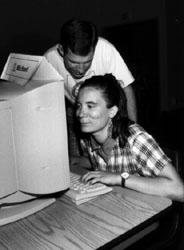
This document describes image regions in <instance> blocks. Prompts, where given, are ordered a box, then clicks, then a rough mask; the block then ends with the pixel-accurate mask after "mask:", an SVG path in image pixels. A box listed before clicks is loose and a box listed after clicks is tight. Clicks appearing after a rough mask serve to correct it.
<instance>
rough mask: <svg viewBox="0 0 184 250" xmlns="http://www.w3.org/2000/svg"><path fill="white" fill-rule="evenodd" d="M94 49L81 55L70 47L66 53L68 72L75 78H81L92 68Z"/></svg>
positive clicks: (65, 61) (65, 62)
mask: <svg viewBox="0 0 184 250" xmlns="http://www.w3.org/2000/svg"><path fill="white" fill-rule="evenodd" d="M93 55H94V50H91V51H90V52H89V54H88V55H87V56H79V55H76V54H74V53H72V51H71V50H70V49H68V51H67V53H66V54H64V57H63V59H64V64H65V67H66V69H67V70H68V72H69V73H70V74H71V75H72V77H73V78H74V79H81V78H82V77H83V76H84V75H85V73H86V72H87V70H88V69H89V68H90V66H91V63H92V60H93Z"/></svg>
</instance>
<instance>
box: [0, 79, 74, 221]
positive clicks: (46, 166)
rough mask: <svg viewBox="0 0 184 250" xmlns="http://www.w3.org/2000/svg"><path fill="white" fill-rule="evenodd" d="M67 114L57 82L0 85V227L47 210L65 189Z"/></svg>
mask: <svg viewBox="0 0 184 250" xmlns="http://www.w3.org/2000/svg"><path fill="white" fill-rule="evenodd" d="M65 112H66V111H65V99H64V87H63V84H62V83H61V82H52V83H48V82H47V83H44V82H34V81H30V82H29V83H28V84H27V85H25V86H21V85H18V84H16V83H12V82H8V81H0V225H3V224H6V223H9V222H13V221H15V220H17V219H20V218H23V217H25V216H27V215H30V214H32V213H34V212H36V211H38V210H40V209H42V208H44V207H46V206H48V205H50V204H51V203H52V202H54V201H55V198H54V197H55V196H54V194H56V193H57V194H58V192H61V191H65V190H67V189H68V188H69V185H70V178H69V159H68V141H67V126H66V113H65ZM46 197H47V198H46Z"/></svg>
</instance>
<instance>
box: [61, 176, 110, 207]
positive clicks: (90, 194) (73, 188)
mask: <svg viewBox="0 0 184 250" xmlns="http://www.w3.org/2000/svg"><path fill="white" fill-rule="evenodd" d="M80 178H81V176H80V175H78V174H75V173H72V172H70V189H69V190H68V191H67V192H66V193H65V194H66V195H67V196H69V197H70V198H71V199H72V201H73V202H74V203H75V204H76V205H80V204H82V203H84V202H87V201H89V200H91V199H94V198H96V197H97V196H99V195H102V194H105V193H108V192H111V191H112V190H113V189H112V187H108V186H106V185H105V184H102V183H95V184H89V183H83V182H82V181H81V180H80Z"/></svg>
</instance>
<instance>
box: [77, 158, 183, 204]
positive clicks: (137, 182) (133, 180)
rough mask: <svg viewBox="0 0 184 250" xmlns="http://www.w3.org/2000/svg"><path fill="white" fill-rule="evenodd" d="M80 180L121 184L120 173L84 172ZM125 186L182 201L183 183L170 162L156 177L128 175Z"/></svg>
mask: <svg viewBox="0 0 184 250" xmlns="http://www.w3.org/2000/svg"><path fill="white" fill-rule="evenodd" d="M82 180H83V181H84V182H87V181H90V183H92V184H94V183H96V182H101V183H104V184H107V185H121V176H120V173H108V172H101V171H93V172H89V173H87V174H85V175H84V176H83V179H82ZM125 187H127V188H130V189H133V190H136V191H139V192H142V193H146V194H152V195H159V196H163V197H168V198H170V199H172V200H175V201H181V202H184V183H183V181H182V180H181V178H180V176H179V174H178V173H177V171H176V170H175V168H174V167H173V166H172V165H171V164H170V163H168V165H167V166H166V167H165V168H164V169H163V170H162V171H161V173H160V175H159V176H156V177H142V176H137V175H130V177H129V178H128V179H127V180H126V181H125Z"/></svg>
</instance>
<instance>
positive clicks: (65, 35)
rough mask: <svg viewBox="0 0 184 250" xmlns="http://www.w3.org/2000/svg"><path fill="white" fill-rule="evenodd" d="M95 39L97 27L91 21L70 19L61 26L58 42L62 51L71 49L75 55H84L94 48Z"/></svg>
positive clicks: (96, 37) (65, 51) (96, 39)
mask: <svg viewBox="0 0 184 250" xmlns="http://www.w3.org/2000/svg"><path fill="white" fill-rule="evenodd" d="M97 41H98V34H97V28H96V26H95V25H94V24H93V23H91V22H88V21H83V20H80V19H70V20H69V21H67V22H66V23H64V24H63V26H62V27H61V31H60V43H61V45H62V46H63V50H64V53H67V50H68V49H71V51H72V52H73V53H74V54H76V55H79V56H86V55H87V54H89V52H90V51H91V49H93V50H94V49H95V46H96V44H97Z"/></svg>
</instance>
